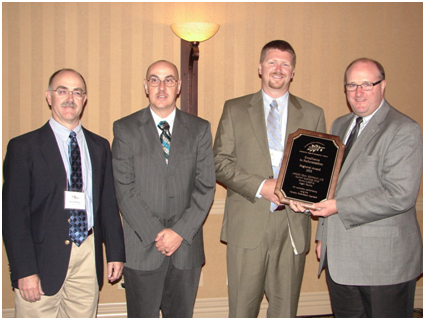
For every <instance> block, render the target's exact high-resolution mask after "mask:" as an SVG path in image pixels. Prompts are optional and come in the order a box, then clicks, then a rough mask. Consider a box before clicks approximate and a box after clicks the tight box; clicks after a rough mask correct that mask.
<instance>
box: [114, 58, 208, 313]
mask: <svg viewBox="0 0 425 320" xmlns="http://www.w3.org/2000/svg"><path fill="white" fill-rule="evenodd" d="M144 84H145V91H146V94H147V95H148V96H149V102H150V105H149V107H147V108H145V109H142V110H140V111H138V112H136V113H134V114H131V115H129V116H127V117H124V118H123V119H120V120H118V121H116V122H115V123H114V141H113V144H112V154H113V167H114V177H115V188H116V192H117V199H118V205H119V208H120V211H121V214H122V217H123V226H124V239H125V245H126V254H127V262H126V264H125V267H124V281H125V290H126V297H127V311H128V317H147V318H154V317H158V316H159V310H161V312H162V316H163V317H178V318H183V317H191V316H192V315H193V307H194V302H195V298H196V293H197V289H198V283H199V277H200V272H201V266H202V265H203V264H204V262H205V257H204V247H203V235H202V224H203V222H204V220H205V218H206V216H207V213H208V211H209V209H210V206H211V203H212V201H213V197H214V190H215V174H214V160H213V153H212V137H211V128H210V124H209V123H208V122H207V121H205V120H203V119H201V118H198V117H194V116H192V115H189V114H187V113H184V112H182V111H180V110H178V109H177V108H176V99H177V95H178V94H179V92H180V86H181V81H180V80H179V75H178V71H177V68H176V67H175V65H173V64H172V63H170V62H168V61H163V60H162V61H158V62H155V63H153V64H152V65H151V66H150V67H149V68H148V70H147V73H146V79H145V81H144Z"/></svg>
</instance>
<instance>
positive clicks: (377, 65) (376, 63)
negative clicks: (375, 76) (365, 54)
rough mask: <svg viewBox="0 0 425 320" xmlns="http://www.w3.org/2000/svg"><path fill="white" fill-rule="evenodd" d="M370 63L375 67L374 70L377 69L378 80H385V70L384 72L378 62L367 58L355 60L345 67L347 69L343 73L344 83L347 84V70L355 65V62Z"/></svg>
mask: <svg viewBox="0 0 425 320" xmlns="http://www.w3.org/2000/svg"><path fill="white" fill-rule="evenodd" d="M360 61H361V62H372V63H373V64H374V65H375V66H376V68H378V71H379V75H380V77H381V79H379V80H385V70H384V67H383V66H382V64H380V63H379V62H378V61H376V60H373V59H369V58H359V59H356V60H354V61H353V62H351V63H350V64H349V65H348V67H347V69H345V73H344V83H347V72H348V69H350V68H351V67H352V66H353V65H354V64H355V63H357V62H360Z"/></svg>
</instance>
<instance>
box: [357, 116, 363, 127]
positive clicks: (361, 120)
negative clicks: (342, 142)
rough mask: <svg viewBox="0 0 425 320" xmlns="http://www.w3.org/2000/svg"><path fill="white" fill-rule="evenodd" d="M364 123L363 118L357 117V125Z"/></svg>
mask: <svg viewBox="0 0 425 320" xmlns="http://www.w3.org/2000/svg"><path fill="white" fill-rule="evenodd" d="M362 122H363V118H362V117H357V119H356V125H359V124H361V123H362Z"/></svg>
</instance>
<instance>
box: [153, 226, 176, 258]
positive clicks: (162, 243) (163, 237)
mask: <svg viewBox="0 0 425 320" xmlns="http://www.w3.org/2000/svg"><path fill="white" fill-rule="evenodd" d="M182 241H183V238H182V237H181V236H179V235H178V234H177V233H175V232H174V231H173V230H171V229H164V230H162V231H161V232H160V233H158V234H157V236H156V238H155V242H156V244H155V246H156V247H157V249H158V251H159V252H161V253H162V254H163V255H164V256H167V257H169V256H171V255H172V254H173V253H174V252H176V251H177V249H178V248H180V245H181V244H182Z"/></svg>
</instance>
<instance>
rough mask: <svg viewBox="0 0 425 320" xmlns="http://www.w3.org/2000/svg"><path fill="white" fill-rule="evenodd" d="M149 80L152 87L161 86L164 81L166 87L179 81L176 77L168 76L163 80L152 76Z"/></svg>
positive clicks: (172, 85)
mask: <svg viewBox="0 0 425 320" xmlns="http://www.w3.org/2000/svg"><path fill="white" fill-rule="evenodd" d="M147 81H148V82H149V85H150V86H151V87H159V86H160V85H161V82H164V84H165V86H166V87H174V86H175V85H176V83H177V80H176V79H174V78H173V77H168V78H165V79H164V80H161V79H159V78H157V77H151V78H149V80H147Z"/></svg>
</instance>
